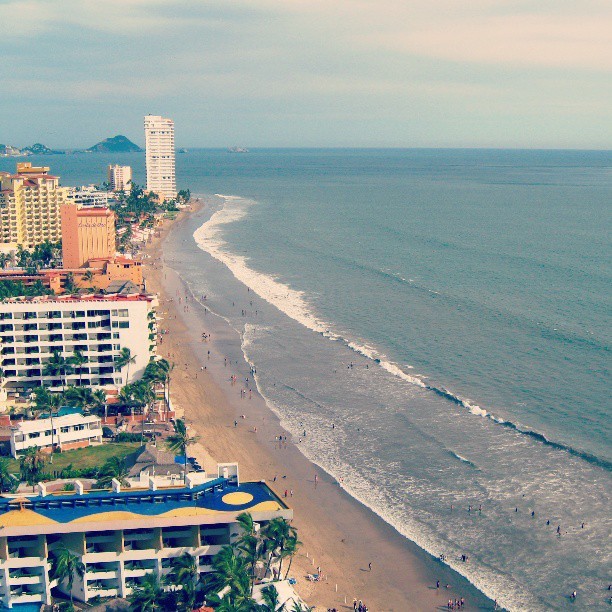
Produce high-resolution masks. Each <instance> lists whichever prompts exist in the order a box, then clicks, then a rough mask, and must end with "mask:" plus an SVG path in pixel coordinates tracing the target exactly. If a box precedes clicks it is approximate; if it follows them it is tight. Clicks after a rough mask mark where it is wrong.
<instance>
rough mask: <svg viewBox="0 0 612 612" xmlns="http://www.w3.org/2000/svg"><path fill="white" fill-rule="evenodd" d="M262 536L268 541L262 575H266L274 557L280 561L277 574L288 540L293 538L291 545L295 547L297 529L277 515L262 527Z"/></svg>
mask: <svg viewBox="0 0 612 612" xmlns="http://www.w3.org/2000/svg"><path fill="white" fill-rule="evenodd" d="M262 531H263V537H264V538H265V539H266V540H267V541H268V547H267V548H268V550H269V556H268V564H267V565H266V571H265V574H264V577H265V576H267V575H268V570H269V569H270V565H271V564H272V561H273V560H274V559H275V558H276V559H278V560H279V561H280V565H279V575H280V572H281V571H282V563H283V558H284V557H285V555H284V551H285V550H286V549H287V546H288V542H289V540H293V539H295V540H296V542H295V543H292V544H291V545H292V546H294V547H295V548H297V545H298V542H297V530H296V528H295V527H292V526H291V525H290V524H289V523H288V522H287V521H286V520H285V519H284V518H282V517H278V518H274V519H272V520H271V521H270V522H269V523H268V524H267V525H266V526H265V527H264V528H263V529H262Z"/></svg>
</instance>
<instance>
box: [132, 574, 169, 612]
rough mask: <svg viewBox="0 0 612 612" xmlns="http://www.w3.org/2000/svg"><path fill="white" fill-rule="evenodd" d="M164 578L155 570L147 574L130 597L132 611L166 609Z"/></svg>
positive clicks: (151, 611)
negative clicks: (159, 576) (160, 577)
mask: <svg viewBox="0 0 612 612" xmlns="http://www.w3.org/2000/svg"><path fill="white" fill-rule="evenodd" d="M163 584H164V582H163V579H161V580H160V579H159V578H158V577H157V574H155V572H151V573H148V574H146V575H145V576H144V577H143V579H142V581H141V582H140V584H139V585H138V586H137V587H135V588H134V590H133V591H132V594H131V595H130V596H129V597H128V599H129V601H130V604H131V607H130V610H131V611H132V612H158V611H163V610H166V609H167V608H166V603H165V601H164V600H165V599H166V593H165V591H164V586H163Z"/></svg>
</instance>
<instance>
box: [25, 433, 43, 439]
mask: <svg viewBox="0 0 612 612" xmlns="http://www.w3.org/2000/svg"><path fill="white" fill-rule="evenodd" d="M28 438H30V440H32V439H33V438H40V431H34V432H32V433H31V434H28Z"/></svg>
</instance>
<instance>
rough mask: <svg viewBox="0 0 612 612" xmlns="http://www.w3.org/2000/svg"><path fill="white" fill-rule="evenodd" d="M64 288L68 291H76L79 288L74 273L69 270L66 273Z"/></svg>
mask: <svg viewBox="0 0 612 612" xmlns="http://www.w3.org/2000/svg"><path fill="white" fill-rule="evenodd" d="M64 290H65V291H66V293H74V292H75V291H76V290H77V286H76V284H75V282H74V274H73V273H72V272H68V274H66V280H65V281H64Z"/></svg>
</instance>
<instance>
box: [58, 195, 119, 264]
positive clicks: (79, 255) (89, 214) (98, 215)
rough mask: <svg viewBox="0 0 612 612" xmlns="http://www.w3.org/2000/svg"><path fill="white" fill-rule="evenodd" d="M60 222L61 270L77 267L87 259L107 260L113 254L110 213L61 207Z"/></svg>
mask: <svg viewBox="0 0 612 612" xmlns="http://www.w3.org/2000/svg"><path fill="white" fill-rule="evenodd" d="M61 220H62V258H63V262H64V268H80V267H81V266H83V265H84V264H85V263H86V262H88V261H89V260H90V259H99V258H104V259H110V258H112V257H113V256H114V255H115V213H114V212H113V211H112V210H110V209H108V208H98V207H82V206H78V205H76V204H63V205H62V207H61Z"/></svg>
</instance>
